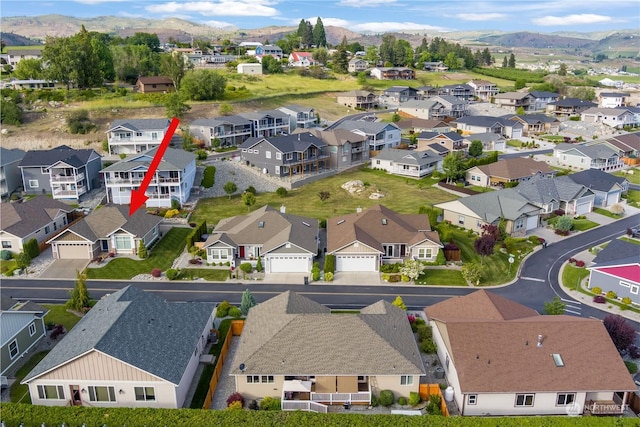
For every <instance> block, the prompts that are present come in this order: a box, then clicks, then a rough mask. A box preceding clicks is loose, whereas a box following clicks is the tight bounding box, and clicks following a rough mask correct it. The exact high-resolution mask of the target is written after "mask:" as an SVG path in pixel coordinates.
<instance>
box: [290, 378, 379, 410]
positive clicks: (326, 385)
mask: <svg viewBox="0 0 640 427" xmlns="http://www.w3.org/2000/svg"><path fill="white" fill-rule="evenodd" d="M281 402H282V403H281V407H282V410H283V411H296V410H305V411H311V412H323V413H326V412H327V406H331V405H345V406H350V405H365V406H368V405H370V404H371V385H370V384H369V378H368V377H355V376H347V377H336V376H323V377H305V378H304V379H293V380H285V381H284V383H283V385H282V397H281Z"/></svg>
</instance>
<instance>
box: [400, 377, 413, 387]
mask: <svg viewBox="0 0 640 427" xmlns="http://www.w3.org/2000/svg"><path fill="white" fill-rule="evenodd" d="M400 385H413V375H400Z"/></svg>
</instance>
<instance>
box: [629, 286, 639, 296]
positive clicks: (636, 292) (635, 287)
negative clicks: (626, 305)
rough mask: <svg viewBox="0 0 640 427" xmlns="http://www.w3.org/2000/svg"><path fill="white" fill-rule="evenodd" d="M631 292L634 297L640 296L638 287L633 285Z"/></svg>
mask: <svg viewBox="0 0 640 427" xmlns="http://www.w3.org/2000/svg"><path fill="white" fill-rule="evenodd" d="M629 292H631V293H632V294H634V295H638V285H631V288H630V289H629Z"/></svg>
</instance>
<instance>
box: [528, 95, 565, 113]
mask: <svg viewBox="0 0 640 427" xmlns="http://www.w3.org/2000/svg"><path fill="white" fill-rule="evenodd" d="M529 93H530V94H531V96H533V98H534V102H535V103H534V109H535V110H536V111H540V110H542V111H545V110H546V109H547V104H548V103H550V102H556V101H558V100H559V99H560V95H559V94H557V93H555V92H546V91H539V90H532V91H531V92H529Z"/></svg>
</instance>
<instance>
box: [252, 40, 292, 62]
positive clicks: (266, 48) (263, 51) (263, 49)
mask: <svg viewBox="0 0 640 427" xmlns="http://www.w3.org/2000/svg"><path fill="white" fill-rule="evenodd" d="M247 54H249V52H247ZM266 55H268V56H272V57H274V58H275V59H277V60H278V61H279V60H281V59H282V57H283V55H284V54H283V53H282V49H281V48H280V46H276V45H272V44H265V45H262V46H257V47H256V49H255V51H254V56H255V57H257V58H258V61H260V62H262V57H264V56H266Z"/></svg>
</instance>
